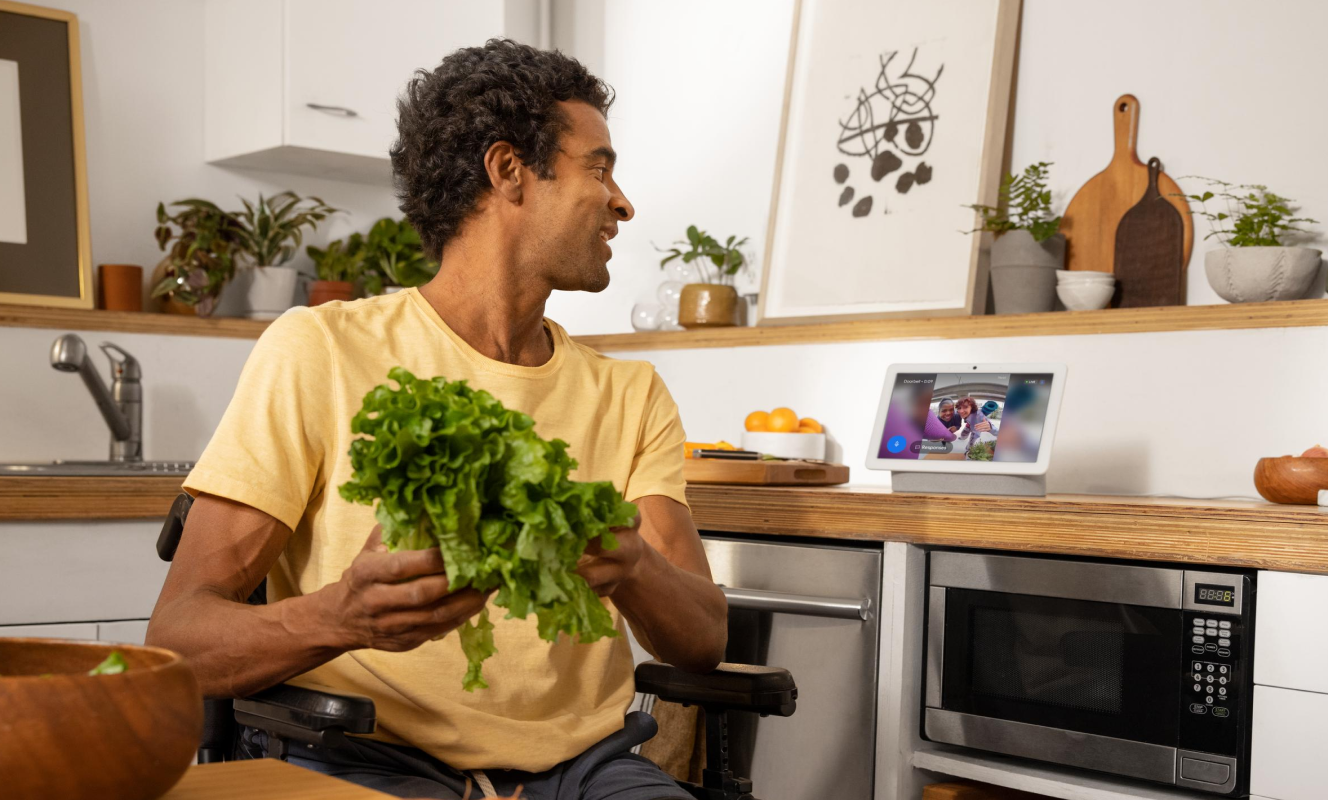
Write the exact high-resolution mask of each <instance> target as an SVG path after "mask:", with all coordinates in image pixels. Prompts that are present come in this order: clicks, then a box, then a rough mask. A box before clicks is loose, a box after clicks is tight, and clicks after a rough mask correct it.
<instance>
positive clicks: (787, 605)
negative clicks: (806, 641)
mask: <svg viewBox="0 0 1328 800" xmlns="http://www.w3.org/2000/svg"><path fill="white" fill-rule="evenodd" d="M720 589H722V590H723V592H724V597H726V598H728V601H729V607H730V608H741V609H745V610H748V611H769V612H771V613H775V614H799V615H801V616H805V617H832V618H834V619H860V620H863V621H866V620H869V619H871V616H872V611H871V600H870V599H868V598H865V597H864V598H862V599H860V600H851V599H845V598H839V597H816V596H814V595H805V594H787V593H785V592H768V591H765V590H763V589H734V588H731V587H728V586H721V587H720Z"/></svg>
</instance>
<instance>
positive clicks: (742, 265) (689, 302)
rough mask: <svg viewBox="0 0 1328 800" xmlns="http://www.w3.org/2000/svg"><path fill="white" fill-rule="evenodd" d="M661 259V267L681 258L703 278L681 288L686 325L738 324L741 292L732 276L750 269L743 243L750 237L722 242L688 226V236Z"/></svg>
mask: <svg viewBox="0 0 1328 800" xmlns="http://www.w3.org/2000/svg"><path fill="white" fill-rule="evenodd" d="M673 244H674V246H673V247H671V248H669V249H668V250H664V249H662V248H655V249H657V250H659V251H660V252H662V253H667V254H668V255H666V256H665V257H664V258H662V259H660V262H659V266H660V269H663V268H664V267H666V266H668V264H669V263H670V262H672V261H674V260H675V259H682V263H683V264H687V265H690V266H691V267H692V268H693V269H694V270H696V273H697V274H698V275H699V276H700V278H701V281H700V282H695V283H688V284H687V285H685V286H683V287H682V294H681V297H680V298H679V301H678V323H679V324H680V325H682V326H683V327H684V328H713V327H724V326H730V325H737V324H738V322H739V320H738V315H739V311H740V309H739V307H738V291H737V290H736V289H734V288H733V278H734V276H735V275H737V274H738V273H739V272H742V271H743V270H744V269H746V268H747V257H746V256H744V255H743V253H742V250H741V249H740V248H742V246H743V245H745V244H747V237H746V236H744V237H742V238H741V239H739V238H738V237H736V236H730V237H728V239H726V240H725V241H724V243H723V244H720V243H719V240H718V239H715V238H714V237H713V236H711V235H710V234H708V233H706V232H705V231H703V230H701V229H699V228H697V227H696V226H695V225H689V226H688V227H687V238H686V239H679V240H678V241H676V242H674V243H673Z"/></svg>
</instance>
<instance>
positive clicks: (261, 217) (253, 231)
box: [233, 192, 337, 319]
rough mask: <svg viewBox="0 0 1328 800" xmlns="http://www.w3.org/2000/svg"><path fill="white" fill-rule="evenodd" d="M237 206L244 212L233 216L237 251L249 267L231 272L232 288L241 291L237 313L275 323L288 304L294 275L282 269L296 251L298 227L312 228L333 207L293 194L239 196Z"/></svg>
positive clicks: (301, 232) (299, 236)
mask: <svg viewBox="0 0 1328 800" xmlns="http://www.w3.org/2000/svg"><path fill="white" fill-rule="evenodd" d="M240 202H241V203H243V204H244V210H243V211H238V212H235V214H234V215H233V216H234V217H235V219H236V221H237V223H238V226H239V232H238V239H237V247H238V250H239V252H240V253H241V254H243V255H244V256H245V257H246V258H247V260H248V261H249V262H250V263H249V265H247V266H245V267H241V268H240V269H238V270H237V272H236V283H237V287H242V291H241V292H240V309H239V312H240V313H241V314H243V315H244V316H247V317H250V318H253V319H275V318H277V317H279V316H281V314H282V313H283V312H284V311H285V310H286V309H288V308H290V307H291V305H293V304H294V299H295V284H296V280H297V279H298V277H299V273H297V272H296V271H295V270H294V269H293V268H291V267H286V266H283V265H284V264H285V263H286V262H288V261H290V259H291V257H292V256H294V255H295V253H296V252H297V251H298V250H299V247H300V243H301V241H302V240H303V238H304V229H305V228H311V229H316V228H317V227H318V223H319V222H322V221H323V220H324V219H326V218H327V217H328V216H329V215H330V214H335V213H336V212H337V209H335V208H333V207H331V206H329V205H327V204H326V203H324V202H323V201H322V200H320V199H319V198H317V197H310V198H308V199H305V198H301V197H300V196H298V195H296V194H295V193H294V192H280V193H278V194H275V195H273V196H272V197H264V196H263V195H261V194H260V195H259V196H258V201H257V202H253V203H251V202H250V201H248V200H246V199H244V198H241V200H240Z"/></svg>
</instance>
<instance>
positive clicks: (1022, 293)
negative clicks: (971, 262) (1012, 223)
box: [991, 230, 1065, 314]
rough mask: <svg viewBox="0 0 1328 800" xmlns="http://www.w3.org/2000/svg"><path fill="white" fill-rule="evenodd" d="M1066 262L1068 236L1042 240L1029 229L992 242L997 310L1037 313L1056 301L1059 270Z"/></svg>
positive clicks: (1003, 312)
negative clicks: (1037, 238)
mask: <svg viewBox="0 0 1328 800" xmlns="http://www.w3.org/2000/svg"><path fill="white" fill-rule="evenodd" d="M1064 266H1065V236H1064V235H1062V234H1059V233H1058V234H1056V235H1055V236H1053V237H1051V238H1050V239H1048V240H1047V241H1045V242H1038V241H1035V240H1034V239H1033V235H1032V234H1031V233H1029V232H1028V231H1025V230H1017V231H1009V232H1007V233H1003V234H1001V235H1000V236H998V237H996V239H995V241H993V242H992V244H991V290H992V295H993V297H994V299H995V301H996V313H997V314H1036V313H1039V312H1042V311H1051V310H1052V308H1053V307H1055V305H1056V271H1057V270H1059V269H1061V268H1062V267H1064Z"/></svg>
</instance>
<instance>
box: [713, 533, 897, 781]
mask: <svg viewBox="0 0 1328 800" xmlns="http://www.w3.org/2000/svg"><path fill="white" fill-rule="evenodd" d="M702 535H703V536H704V537H705V549H706V555H707V556H708V557H709V559H710V568H711V570H712V571H713V573H714V577H715V582H716V583H718V584H720V585H721V586H723V587H724V593H725V594H726V595H727V596H728V600H729V646H728V654H727V656H726V659H725V660H727V661H732V662H737V663H745V664H762V665H769V666H778V667H784V668H785V669H787V670H789V671H790V672H792V673H793V679H794V680H795V681H797V684H798V710H797V713H795V714H794V715H793V716H792V717H788V718H779V717H768V718H766V719H761V718H759V717H757V716H756V715H755V714H742V713H737V712H734V713H731V714H730V715H729V717H730V719H729V728H730V731H731V733H732V739H731V741H732V742H733V746H734V750H733V752H732V759H733V767H734V770H735V771H736V772H737V774H739V775H746V776H749V777H751V779H752V783H753V785H754V786H755V787H756V794H757V795H759V796H760V798H761V800H807V798H810V797H829V796H834V797H835V798H837V800H871V797H872V791H873V790H872V785H873V784H872V781H873V760H874V758H875V753H876V742H875V739H876V664H877V654H878V652H879V649H878V642H879V628H880V624H879V623H880V620H879V616H878V614H877V609H878V608H879V605H880V591H881V557H882V556H881V547H880V545H875V546H872V545H863V546H861V547H856V546H848V545H845V546H840V545H819V544H815V545H812V544H792V543H784V542H778V541H775V542H772V541H769V540H754V539H740V538H734V537H731V536H720V535H717V534H715V535H712V534H704V533H703V534H702Z"/></svg>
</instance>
